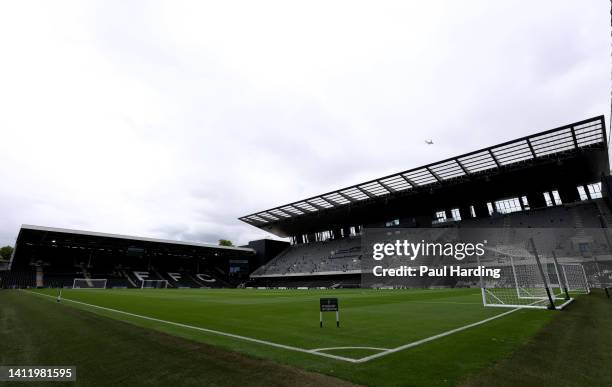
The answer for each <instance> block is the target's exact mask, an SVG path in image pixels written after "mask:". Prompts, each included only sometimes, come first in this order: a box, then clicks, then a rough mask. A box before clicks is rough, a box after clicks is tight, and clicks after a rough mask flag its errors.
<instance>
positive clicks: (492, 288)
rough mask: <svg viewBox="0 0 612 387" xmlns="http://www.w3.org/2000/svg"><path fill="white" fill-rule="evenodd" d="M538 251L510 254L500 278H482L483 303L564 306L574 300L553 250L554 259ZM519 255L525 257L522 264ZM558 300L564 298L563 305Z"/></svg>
mask: <svg viewBox="0 0 612 387" xmlns="http://www.w3.org/2000/svg"><path fill="white" fill-rule="evenodd" d="M531 244H532V246H533V251H534V252H535V254H534V255H533V256H530V255H531V254H528V253H527V252H526V253H527V254H520V255H519V254H507V256H506V259H507V260H506V265H503V266H501V267H500V270H501V271H502V273H503V274H504V275H503V276H502V277H500V279H499V280H498V281H490V280H488V281H486V283H485V281H484V278H483V277H480V288H481V292H482V303H483V305H484V306H486V307H489V306H490V307H503V308H533V309H557V310H558V309H563V308H564V307H565V306H567V305H568V304H569V303H571V302H572V301H573V298H571V297H570V296H569V294H568V293H567V292H565V291H564V289H565V288H566V286H564V284H563V282H564V281H563V277H561V274H562V273H561V271H560V270H559V265H558V263H557V259H556V256H555V255H554V253H553V256H552V257H551V259H550V260H549V259H541V257H540V256H539V255H538V254H537V252H536V251H535V245H534V244H533V240H531ZM515 257H517V258H519V257H520V258H521V259H520V263H519V262H515V259H514V258H515ZM523 257H525V258H526V259H522V258H523ZM478 265H480V261H478ZM558 301H563V302H561V303H560V304H559V303H558Z"/></svg>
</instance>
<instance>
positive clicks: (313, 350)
mask: <svg viewBox="0 0 612 387" xmlns="http://www.w3.org/2000/svg"><path fill="white" fill-rule="evenodd" d="M337 349H371V350H374V351H388V350H389V348H377V347H329V348H317V349H311V351H312V352H321V351H334V350H337Z"/></svg>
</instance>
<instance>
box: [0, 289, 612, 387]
mask: <svg viewBox="0 0 612 387" xmlns="http://www.w3.org/2000/svg"><path fill="white" fill-rule="evenodd" d="M34 292H36V293H40V294H38V295H34V294H26V292H24V291H19V292H17V291H15V292H13V291H6V292H3V293H0V297H2V296H5V297H6V294H7V293H9V294H12V296H11V297H15V298H18V299H19V300H20V301H19V302H21V303H36V304H38V305H45V308H49V309H50V310H53V311H59V312H60V313H61V311H66V310H71V311H75V310H76V311H78V312H79V313H86V314H87V315H94V316H97V317H96V318H98V319H100V320H101V321H107V320H108V321H114V320H120V321H123V322H128V323H130V324H131V325H132V326H133V325H135V326H137V327H141V328H145V329H146V330H147V331H149V332H151V331H152V332H158V333H159V332H162V333H164V334H169V335H171V336H172V337H178V338H183V339H188V340H189V341H191V342H198V343H204V344H206V345H210V346H212V347H211V348H217V349H218V350H219V351H220V355H219V357H220V358H222V354H225V353H233V352H238V353H241V354H244V355H247V357H248V358H251V359H261V361H263V362H267V361H271V362H273V363H274V364H281V365H283V366H289V367H291V368H296V369H301V370H306V371H314V372H317V373H321V374H325V375H329V376H334V377H337V378H340V379H344V380H346V381H350V382H353V383H356V384H365V385H419V386H421V385H422V386H431V385H441V386H443V385H456V384H461V383H469V384H470V385H471V384H474V385H478V384H479V383H481V382H482V380H487V379H486V378H488V377H490V378H493V377H495V374H491V372H492V371H491V370H492V369H493V370H495V369H496V368H495V367H500V366H499V365H500V364H504V362H509V361H511V359H512V358H513V356H514V355H515V354H516V352H517V351H520V350H521V348H524V347H525V346H528V345H529V344H530V343H533V342H534V341H537V340H538V337H539V335H542V334H543V333H542V332H549V331H548V329H547V327H548V326H550V325H551V324H554V323H557V320H561V319H567V318H570V319H571V318H573V319H577V318H580V317H581V316H583V317H584V316H585V315H587V314H588V310H585V311H583V313H582V314H579V313H578V312H577V311H579V310H580V308H581V304H582V307H583V308H584V305H586V304H588V303H593V302H600V301H601V303H602V305H603V306H602V307H605V306H606V304H607V307H608V308H609V309H612V308H610V304H609V302H608V303H606V301H608V300H607V299H604V298H603V297H602V296H600V295H591V296H584V297H579V298H578V300H577V302H575V303H574V304H572V305H570V307H568V308H567V309H566V310H564V311H561V312H550V311H542V310H518V311H514V312H512V313H509V314H505V315H503V316H501V317H499V318H495V319H491V318H492V317H495V316H499V315H500V314H502V313H507V312H508V311H509V310H508V309H503V308H484V307H483V306H482V303H481V302H482V301H481V294H480V292H479V290H477V289H454V290H361V289H355V290H255V289H231V290H228V289H225V290H221V289H219V290H216V289H185V290H180V289H178V290H177V289H163V290H151V289H145V290H138V289H129V290H110V289H107V290H66V289H65V290H63V297H64V300H63V301H62V302H61V303H56V302H55V301H54V300H53V298H51V297H43V296H42V295H48V296H56V295H57V291H56V290H50V289H47V290H38V291H30V292H29V293H34ZM326 296H331V297H337V298H338V299H339V303H340V320H341V327H340V328H336V326H335V321H334V318H335V316H334V313H327V314H325V315H324V318H325V325H324V327H323V328H320V327H319V310H318V301H319V298H320V297H326ZM69 300H72V301H78V302H80V303H75V302H71V301H69ZM83 303H85V304H91V305H95V306H98V307H101V308H95V307H91V306H87V305H85V304H83ZM102 308H109V309H112V310H109V309H102ZM117 311H121V312H125V313H119V312H117ZM92 313H93V314H92ZM126 313H129V314H126ZM607 313H608V314H607V316H608V318H609V317H610V313H609V312H607ZM600 314H601V313H600ZM604 315H605V313H604ZM143 317H147V318H143ZM40 318H41V319H43V320H44V316H42V315H41V316H40ZM482 321H486V322H485V323H483V324H480V325H475V326H470V325H471V324H474V323H478V322H482ZM572 321H573V320H572ZM589 321H590V324H593V318H592V317H589ZM466 326H470V327H469V328H468V329H465V330H461V331H456V332H454V331H455V330H457V329H458V328H462V327H466ZM565 326H567V324H564V325H562V326H561V327H560V328H558V329H555V331H554V334H557V335H560V334H564V333H563V332H564V329H566V328H564V327H565ZM576 329H577V331H576V333H580V334H581V335H584V332H578V328H576ZM602 329H603V328H602ZM445 332H447V333H448V332H454V333H452V334H449V335H446V336H443V337H439V338H436V339H435V340H432V341H428V342H425V343H423V344H421V345H417V346H413V347H411V346H410V344H411V343H415V342H419V341H421V340H423V339H427V338H432V337H436V336H437V335H440V334H443V333H445ZM606 335H607V336H606ZM602 338H603V339H605V340H608V344H610V343H612V337H610V334H608V333H606V334H604V335H603V336H599V339H600V340H601V339H602ZM66 340H70V339H69V338H66ZM107 340H109V341H112V340H113V337H108V338H107ZM592 340H594V338H593V339H592ZM592 340H591V341H592ZM549 341H550V342H549ZM549 341H546V342H545V343H544V344H543V346H540V347H538V348H537V350H536V351H535V352H536V353H537V352H538V351H544V353H542V354H541V356H542V358H543V359H545V360H544V361H549V360H546V359H562V358H563V357H562V356H559V355H558V354H555V353H546V349H545V348H544V347H546V345H550V343H553V344H554V343H555V341H554V339H551V340H549ZM565 342H567V339H565ZM581 343H582V344H581V345H588V340H587V341H585V339H584V338H582V341H581ZM557 344H558V343H557ZM591 347H592V345H591ZM543 348H544V349H543ZM603 348H612V346H610V345H608V346H607V347H606V346H602V351H603V350H604V349H603ZM321 349H323V350H321ZM137 350H138V347H137V346H136V347H135V348H134V351H135V352H136V353H138V352H137ZM588 350H589V349H588V348H587V349H585V351H588ZM312 351H316V352H312ZM530 352H533V350H531V351H530ZM604 352H605V351H604ZM326 355H331V357H328V356H326ZM372 355H380V356H379V357H376V356H374V357H372V358H370V357H371V356H372ZM602 356H603V359H612V355H611V354H610V353H609V351H608V352H607V354H604V355H602ZM598 359H601V357H600V358H598ZM185 361H189V357H186V359H185ZM517 361H520V359H517ZM572 361H573V362H574V363H573V364H575V361H576V359H575V358H574V359H573V360H572ZM591 363H592V362H591ZM5 364H6V362H5ZM266 364H267V363H266ZM507 364H508V365H507V366H506V367H510V368H512V367H515V366H516V365H514V364H513V363H507ZM521 367H522V368H523V369H525V366H521ZM589 367H593V365H590V366H589ZM504 370H505V368H504V367H501V368H500V369H499V370H498V372H504ZM278 372H280V371H278ZM487 372H488V374H487ZM272 374H273V373H272ZM227 377H228V378H229V379H225V381H226V382H227V384H232V383H231V380H232V379H231V373H230V376H227ZM583 377H584V375H583ZM586 377H587V378H588V373H587V376H586ZM220 378H221V379H222V377H221V376H220ZM304 380H307V379H304ZM491 380H493V379H491ZM495 380H496V379H495ZM534 380H537V379H534ZM115 384H119V385H120V384H121V383H115ZM221 384H223V383H221ZM315 384H325V383H323V382H322V381H318V382H316V383H315ZM332 384H333V383H332ZM484 385H487V383H485V384H484ZM569 385H571V384H569Z"/></svg>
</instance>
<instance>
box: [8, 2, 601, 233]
mask: <svg viewBox="0 0 612 387" xmlns="http://www.w3.org/2000/svg"><path fill="white" fill-rule="evenodd" d="M608 18H609V10H608V9H607V4H605V3H602V2H598V1H583V2H580V4H579V5H578V4H577V3H576V2H573V1H552V0H549V1H539V2H529V3H528V2H522V1H514V2H490V1H470V2H452V1H448V2H442V1H436V2H403V1H396V2H391V1H383V2H376V3H373V2H354V1H350V2H349V1H338V2H309V3H297V2H286V1H276V2H256V3H254V2H195V1H194V2H178V1H167V2H111V1H100V2H93V1H92V2H76V1H75V2H68V1H65V2H53V3H49V2H43V1H41V2H30V1H20V2H5V3H3V4H2V5H0V47H2V57H1V60H0V85H1V87H0V138H1V140H2V150H1V152H0V179H1V180H0V181H2V189H0V213H1V214H2V215H1V216H0V244H4V243H12V241H13V240H14V238H15V237H16V233H17V230H18V227H19V225H20V224H21V223H33V224H41V225H49V226H58V227H73V228H85V229H90V230H96V231H103V232H117V233H127V234H134V235H142V236H154V237H166V238H177V239H198V240H203V241H208V242H211V241H212V242H214V239H217V238H219V237H225V238H229V239H232V240H234V241H237V242H241V243H244V242H246V241H248V240H249V239H253V238H256V237H262V236H265V234H264V233H263V232H260V231H259V230H257V229H255V228H253V227H251V226H248V225H246V224H242V223H241V222H239V221H238V220H237V217H238V216H241V215H245V214H248V213H250V212H254V211H257V210H263V209H266V208H269V207H273V206H276V205H279V204H283V203H285V202H289V201H294V200H297V199H300V198H302V197H304V196H310V195H314V194H317V193H321V192H325V191H328V190H331V189H335V188H340V187H342V186H343V185H346V184H353V183H357V182H359V181H360V180H362V179H366V178H373V177H376V176H379V175H383V174H386V173H391V172H395V171H399V170H402V169H407V168H410V167H414V166H418V165H420V164H424V163H427V162H432V161H436V160H439V159H441V158H444V157H448V156H451V155H456V154H459V153H463V152H467V151H470V150H474V149H478V148H480V147H483V146H487V145H492V144H495V143H497V142H501V141H505V140H509V139H512V138H513V137H517V136H522V135H526V134H529V133H533V132H535V131H539V130H543V129H547V128H551V127H555V126H558V125H562V124H565V123H569V122H573V121H576V120H579V119H583V118H586V117H588V116H592V115H597V114H601V113H604V112H607V111H608V106H609V88H610V81H609V77H610V75H609V71H610V70H609V69H610V54H609V49H610V47H609V44H610V41H609V20H608ZM424 138H433V139H434V140H435V143H436V145H435V146H434V147H424V146H423V145H422V144H423V139H424Z"/></svg>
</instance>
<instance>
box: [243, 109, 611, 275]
mask: <svg viewBox="0 0 612 387" xmlns="http://www.w3.org/2000/svg"><path fill="white" fill-rule="evenodd" d="M611 184H612V180H611V178H610V164H609V158H608V141H607V136H606V127H605V122H604V117H603V116H599V117H594V118H590V119H587V120H583V121H580V122H575V123H572V124H569V125H565V126H562V127H559V128H555V129H551V130H546V131H543V132H540V133H536V134H533V135H530V136H527V137H523V138H518V139H515V140H512V141H508V142H505V143H502V144H498V145H494V146H491V147H488V148H485V149H480V150H477V151H474V152H470V153H467V154H463V155H460V156H456V157H452V158H449V159H446V160H443V161H440V162H436V163H432V164H428V165H424V166H421V167H417V168H413V169H410V170H407V171H403V172H400V173H396V174H393V175H389V176H384V177H381V178H378V179H374V180H370V181H367V182H364V183H361V184H357V185H353V186H351V187H346V188H343V189H339V190H335V191H332V192H328V193H325V194H322V195H317V196H314V197H310V198H307V199H304V200H300V201H296V202H293V203H289V204H285V205H281V206H278V207H274V208H271V209H269V210H265V211H260V212H256V213H253V214H250V215H246V216H243V217H241V218H240V220H242V221H243V222H246V223H248V224H250V225H252V226H255V227H258V228H260V229H261V230H264V231H267V232H270V233H273V234H275V235H277V236H279V237H286V238H289V240H290V245H288V246H287V247H286V248H285V249H284V250H283V251H282V252H281V253H280V254H278V255H277V256H276V257H275V258H274V259H271V260H270V261H269V262H267V263H266V264H264V265H262V266H261V267H259V268H258V269H257V270H255V271H254V272H253V273H252V274H251V276H250V277H251V280H250V281H249V283H248V284H247V286H253V287H282V286H287V287H317V286H322V287H354V286H359V283H360V282H359V278H360V274H361V259H362V251H361V234H362V231H363V230H364V229H365V228H383V227H390V228H414V227H427V228H432V227H433V228H447V227H458V228H462V227H474V228H506V227H519V228H520V227H531V228H577V229H581V228H601V227H604V228H607V227H610V225H611V224H612V223H611V222H612V212H611V211H610V209H611V208H612V206H611V202H610V197H611V196H610V193H611V192H610V189H611V188H610V187H611Z"/></svg>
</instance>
